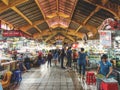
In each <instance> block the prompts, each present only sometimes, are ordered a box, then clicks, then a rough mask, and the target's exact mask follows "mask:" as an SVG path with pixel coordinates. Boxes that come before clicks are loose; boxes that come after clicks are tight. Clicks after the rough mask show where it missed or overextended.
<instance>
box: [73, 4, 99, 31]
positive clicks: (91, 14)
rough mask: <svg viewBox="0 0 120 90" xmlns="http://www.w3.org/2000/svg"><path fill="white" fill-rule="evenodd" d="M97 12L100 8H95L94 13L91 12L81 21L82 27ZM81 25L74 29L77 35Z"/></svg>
mask: <svg viewBox="0 0 120 90" xmlns="http://www.w3.org/2000/svg"><path fill="white" fill-rule="evenodd" d="M99 10H100V7H99V6H97V7H96V9H95V10H94V11H92V12H91V13H90V15H89V16H88V17H87V18H86V19H85V20H84V21H83V25H85V24H86V23H87V22H88V20H89V19H90V18H91V17H92V16H93V15H94V14H95V13H96V12H98V11H99ZM83 25H80V26H79V27H78V28H77V29H76V31H75V33H77V32H78V31H79V30H80V29H81V28H82V27H83Z"/></svg>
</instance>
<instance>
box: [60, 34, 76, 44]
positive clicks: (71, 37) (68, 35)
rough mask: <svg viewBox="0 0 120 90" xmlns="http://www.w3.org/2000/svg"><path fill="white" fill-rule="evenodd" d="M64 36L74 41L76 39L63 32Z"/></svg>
mask: <svg viewBox="0 0 120 90" xmlns="http://www.w3.org/2000/svg"><path fill="white" fill-rule="evenodd" d="M61 34H62V35H63V36H64V37H66V38H68V39H69V40H71V41H72V42H75V39H74V38H73V37H71V36H69V35H66V34H65V33H61Z"/></svg>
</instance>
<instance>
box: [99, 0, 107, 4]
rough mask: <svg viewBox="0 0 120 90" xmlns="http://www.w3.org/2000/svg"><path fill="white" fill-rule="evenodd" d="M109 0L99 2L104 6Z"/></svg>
mask: <svg viewBox="0 0 120 90" xmlns="http://www.w3.org/2000/svg"><path fill="white" fill-rule="evenodd" d="M108 1H109V0H101V2H102V5H105V4H106V3H107V2H108Z"/></svg>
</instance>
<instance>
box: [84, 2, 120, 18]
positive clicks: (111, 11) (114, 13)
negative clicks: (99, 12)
mask: <svg viewBox="0 0 120 90" xmlns="http://www.w3.org/2000/svg"><path fill="white" fill-rule="evenodd" d="M84 1H85V2H87V3H90V4H92V5H95V6H99V7H100V8H101V9H104V10H106V11H108V12H110V13H112V14H113V15H114V16H115V17H117V18H118V19H119V18H120V16H119V15H118V14H117V13H116V12H115V11H113V10H110V9H108V8H106V7H105V6H103V5H100V4H96V3H93V2H91V1H90V0H84Z"/></svg>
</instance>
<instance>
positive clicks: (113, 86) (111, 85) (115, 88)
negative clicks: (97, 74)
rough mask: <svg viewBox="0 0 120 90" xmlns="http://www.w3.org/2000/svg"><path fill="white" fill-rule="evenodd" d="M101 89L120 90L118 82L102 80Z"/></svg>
mask: <svg viewBox="0 0 120 90" xmlns="http://www.w3.org/2000/svg"><path fill="white" fill-rule="evenodd" d="M100 90H118V83H116V82H115V83H114V82H111V83H110V82H108V83H107V82H101V84H100Z"/></svg>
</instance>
